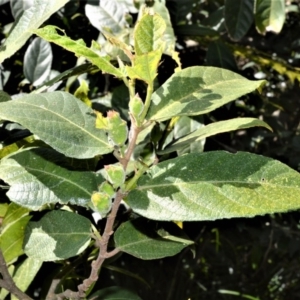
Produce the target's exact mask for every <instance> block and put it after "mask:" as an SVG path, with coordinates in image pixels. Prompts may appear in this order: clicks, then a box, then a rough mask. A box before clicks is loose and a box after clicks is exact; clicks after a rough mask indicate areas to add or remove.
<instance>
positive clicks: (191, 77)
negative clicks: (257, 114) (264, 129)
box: [147, 66, 265, 121]
mask: <svg viewBox="0 0 300 300" xmlns="http://www.w3.org/2000/svg"><path fill="white" fill-rule="evenodd" d="M264 82H265V81H264V80H257V81H251V80H248V79H246V78H244V77H242V76H240V75H238V74H236V73H233V72H231V71H228V70H224V69H219V68H214V67H198V66H196V67H189V68H186V69H184V70H182V71H179V72H177V73H175V74H173V75H172V76H171V77H170V78H169V79H168V80H167V81H166V82H165V83H164V84H163V85H162V86H161V87H160V88H158V89H157V90H156V91H155V92H154V93H153V95H152V103H151V106H150V109H149V111H148V115H147V118H148V119H150V120H154V121H165V120H168V119H170V118H172V117H175V116H196V115H200V114H205V113H208V112H210V111H213V110H215V109H216V108H218V107H220V106H222V105H224V104H226V103H229V102H230V101H233V100H235V99H237V98H239V97H240V96H242V95H245V94H247V93H250V92H252V91H254V90H256V89H259V88H260V87H261V86H262V85H263V84H264Z"/></svg>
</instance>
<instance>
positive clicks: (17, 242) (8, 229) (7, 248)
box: [0, 203, 31, 264]
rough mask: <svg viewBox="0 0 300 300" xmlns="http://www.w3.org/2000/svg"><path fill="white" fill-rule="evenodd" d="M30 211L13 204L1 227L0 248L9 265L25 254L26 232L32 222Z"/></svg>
mask: <svg viewBox="0 0 300 300" xmlns="http://www.w3.org/2000/svg"><path fill="white" fill-rule="evenodd" d="M30 218H31V217H30V216H29V210H28V209H27V208H23V207H21V206H19V205H17V204H15V203H11V204H10V205H9V207H8V210H7V212H6V214H5V216H4V219H3V222H2V225H1V235H0V248H1V251H2V253H3V255H4V259H5V261H6V263H7V264H10V263H12V262H13V261H14V260H15V259H16V258H17V257H18V256H20V255H22V254H23V248H22V246H23V239H24V231H25V227H26V225H27V223H28V222H29V220H30Z"/></svg>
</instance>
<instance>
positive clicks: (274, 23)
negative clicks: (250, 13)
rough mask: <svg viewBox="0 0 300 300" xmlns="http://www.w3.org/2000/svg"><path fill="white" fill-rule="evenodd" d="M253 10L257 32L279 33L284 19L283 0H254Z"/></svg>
mask: <svg viewBox="0 0 300 300" xmlns="http://www.w3.org/2000/svg"><path fill="white" fill-rule="evenodd" d="M254 12H255V24H256V28H257V30H258V32H260V33H262V34H265V33H266V31H273V32H275V33H279V32H280V31H281V29H282V27H283V24H284V21H285V0H255V5H254Z"/></svg>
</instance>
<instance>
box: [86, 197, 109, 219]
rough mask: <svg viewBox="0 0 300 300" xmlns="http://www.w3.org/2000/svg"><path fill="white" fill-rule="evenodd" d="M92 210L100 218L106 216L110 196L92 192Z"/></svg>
mask: <svg viewBox="0 0 300 300" xmlns="http://www.w3.org/2000/svg"><path fill="white" fill-rule="evenodd" d="M91 202H92V206H91V207H92V209H93V210H95V211H97V212H98V213H99V214H100V215H101V217H103V216H105V215H107V213H108V212H109V211H110V209H111V205H112V198H111V197H110V195H108V194H106V193H102V192H94V193H93V194H92V197H91Z"/></svg>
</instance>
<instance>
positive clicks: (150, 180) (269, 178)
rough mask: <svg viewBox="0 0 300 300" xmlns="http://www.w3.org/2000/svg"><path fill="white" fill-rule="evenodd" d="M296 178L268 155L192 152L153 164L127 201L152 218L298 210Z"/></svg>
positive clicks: (194, 218) (200, 217)
mask: <svg viewBox="0 0 300 300" xmlns="http://www.w3.org/2000/svg"><path fill="white" fill-rule="evenodd" d="M299 193H300V175H299V173H298V172H296V171H294V170H292V169H290V168H289V167H288V166H286V165H284V164H282V163H280V162H279V161H276V160H272V159H270V158H267V157H263V156H259V155H255V154H250V153H246V152H238V153H236V154H230V153H227V152H224V151H215V152H208V153H200V154H199V153H192V154H187V155H184V156H181V157H177V158H175V159H171V160H167V161H164V162H162V163H159V164H158V165H156V166H153V167H152V168H151V169H150V171H149V173H148V174H147V175H145V176H143V177H142V178H141V179H140V180H139V181H138V183H137V188H136V189H135V190H133V191H131V192H130V193H129V195H128V197H127V200H126V202H127V204H128V205H130V206H131V208H132V209H133V210H134V211H135V212H136V213H138V214H140V215H142V216H144V217H146V218H148V219H154V220H178V221H202V220H216V219H224V218H235V217H253V216H255V215H264V214H268V213H275V212H286V211H288V210H294V209H299V207H300V200H299V196H298V195H299Z"/></svg>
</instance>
